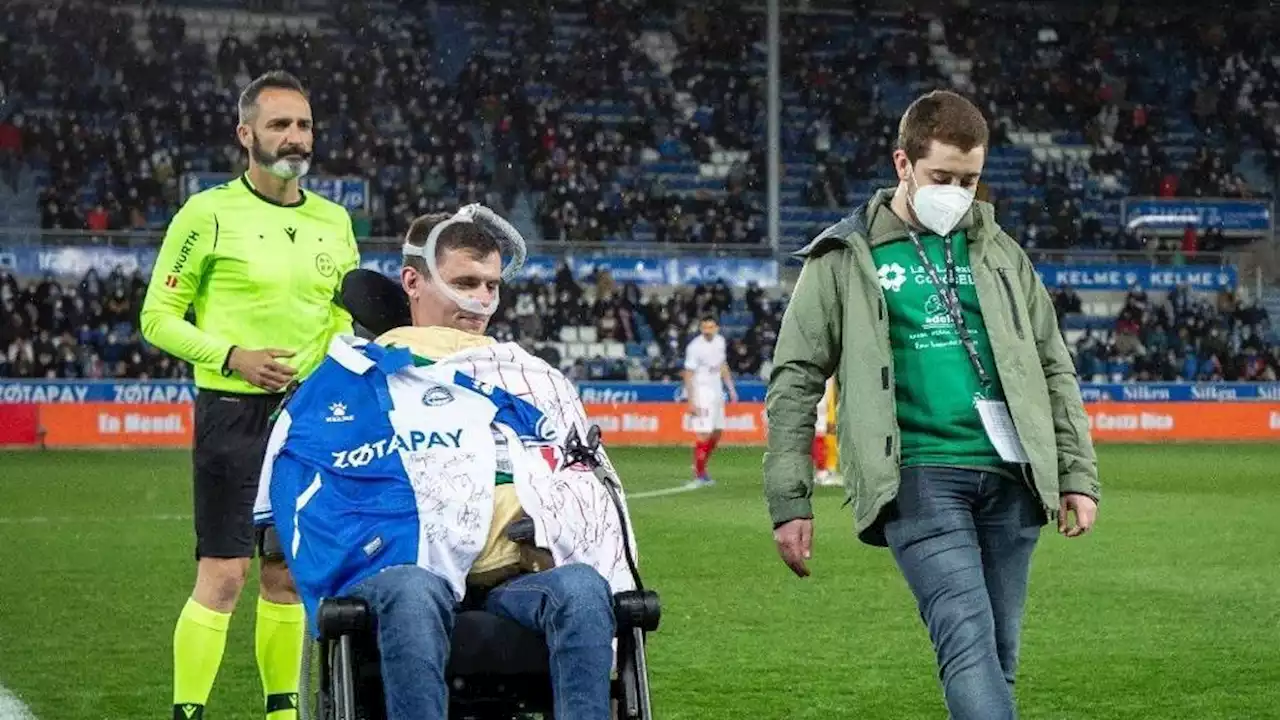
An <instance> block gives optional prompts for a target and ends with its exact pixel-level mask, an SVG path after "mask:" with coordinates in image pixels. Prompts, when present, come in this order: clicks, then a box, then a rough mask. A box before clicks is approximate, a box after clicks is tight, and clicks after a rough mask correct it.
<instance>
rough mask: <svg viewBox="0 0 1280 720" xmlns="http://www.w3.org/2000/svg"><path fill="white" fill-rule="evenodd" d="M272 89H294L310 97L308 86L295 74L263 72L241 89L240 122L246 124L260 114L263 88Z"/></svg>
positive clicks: (278, 71)
mask: <svg viewBox="0 0 1280 720" xmlns="http://www.w3.org/2000/svg"><path fill="white" fill-rule="evenodd" d="M271 89H275V90H292V91H294V92H296V93H299V94H300V95H302V97H308V96H307V90H306V88H304V87H302V81H301V80H299V79H298V78H297V77H295V76H294V75H293V74H291V73H288V72H285V71H284V70H272V71H271V72H267V73H263V74H262V75H259V76H258V77H257V78H256V79H255V80H254V81H253V82H251V83H249V84H248V85H246V86H245V88H244V90H241V91H240V100H239V102H238V103H237V104H236V105H237V108H238V109H239V111H240V122H242V123H245V124H249V123H252V122H253V119H254V118H255V117H256V116H257V114H258V96H260V95H262V91H263V90H271Z"/></svg>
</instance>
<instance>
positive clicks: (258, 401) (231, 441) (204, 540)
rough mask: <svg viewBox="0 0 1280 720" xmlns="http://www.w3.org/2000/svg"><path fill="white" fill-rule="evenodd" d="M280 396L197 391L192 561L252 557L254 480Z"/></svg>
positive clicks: (255, 479)
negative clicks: (272, 415) (194, 533)
mask: <svg viewBox="0 0 1280 720" xmlns="http://www.w3.org/2000/svg"><path fill="white" fill-rule="evenodd" d="M283 397H284V396H283V395H242V394H239V393H225V392H216V391H212V390H201V391H200V392H199V393H198V394H197V395H196V413H195V414H196V427H195V443H194V447H193V449H192V464H193V465H194V469H195V492H194V501H195V527H196V559H197V560H198V559H200V558H202V557H209V558H251V557H253V556H254V550H255V547H256V546H257V544H258V542H259V538H258V534H257V533H256V532H255V531H254V527H253V504H254V502H255V501H256V500H257V497H258V476H259V474H260V473H261V472H262V458H263V455H265V454H266V451H267V439H268V437H269V436H270V434H271V414H272V413H274V412H275V410H276V408H277V407H278V406H279V405H280V401H281V399H283Z"/></svg>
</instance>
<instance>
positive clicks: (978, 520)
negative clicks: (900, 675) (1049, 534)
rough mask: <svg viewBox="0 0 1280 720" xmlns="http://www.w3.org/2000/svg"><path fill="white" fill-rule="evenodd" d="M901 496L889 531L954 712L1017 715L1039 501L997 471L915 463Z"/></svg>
mask: <svg viewBox="0 0 1280 720" xmlns="http://www.w3.org/2000/svg"><path fill="white" fill-rule="evenodd" d="M895 504H896V512H895V513H894V514H892V515H890V516H889V519H888V520H887V522H886V523H885V528H884V529H885V537H886V539H887V540H888V543H889V548H890V550H891V551H892V552H893V557H894V560H896V561H897V563H898V567H899V568H900V569H901V570H902V574H903V576H904V577H905V578H906V580H907V585H909V586H910V588H911V592H912V593H913V594H914V595H915V598H916V604H917V607H918V608H919V611H920V617H921V619H922V620H923V621H924V624H925V626H926V627H927V628H928V629H929V637H930V639H931V640H932V641H933V648H934V651H935V653H936V654H937V659H938V674H939V678H940V679H941V681H942V689H943V695H944V696H945V698H946V703H947V709H948V710H949V711H950V713H951V718H952V719H953V720H1006V719H1011V718H1015V717H1016V716H1017V712H1016V710H1015V708H1014V699H1013V684H1014V675H1015V673H1016V671H1017V666H1018V640H1019V635H1020V633H1021V626H1022V610H1023V606H1024V605H1025V603H1026V598H1027V577H1028V575H1029V572H1030V568H1031V553H1032V551H1033V550H1034V549H1035V546H1036V541H1037V539H1039V537H1040V528H1041V526H1042V525H1043V524H1044V522H1045V515H1044V512H1043V510H1042V508H1041V506H1040V502H1039V500H1038V499H1037V497H1036V495H1035V494H1034V493H1032V491H1031V489H1030V488H1029V487H1028V486H1027V485H1026V484H1025V483H1023V482H1020V481H1018V480H1011V479H1009V478H1007V477H1004V476H1002V475H999V474H996V473H990V472H978V471H971V470H960V469H956V468H944V467H915V468H903V470H902V483H901V485H900V487H899V490H898V499H897V502H896V503H895Z"/></svg>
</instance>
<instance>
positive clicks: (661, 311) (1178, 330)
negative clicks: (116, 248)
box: [0, 267, 1280, 382]
mask: <svg viewBox="0 0 1280 720" xmlns="http://www.w3.org/2000/svg"><path fill="white" fill-rule="evenodd" d="M146 282H147V281H146V277H145V276H144V275H142V274H141V273H133V274H125V273H124V272H122V271H120V270H119V269H117V270H115V271H113V272H111V273H109V274H107V276H106V277H101V276H100V275H99V274H98V272H97V271H96V270H90V271H89V272H87V273H86V274H85V275H84V277H83V278H82V279H81V280H80V282H79V283H75V284H72V283H65V284H64V283H62V282H59V281H58V279H56V278H54V277H53V276H50V275H46V276H45V277H42V278H34V279H30V280H25V281H24V280H21V279H19V278H17V277H15V276H14V275H13V274H12V273H9V272H8V271H2V270H0V377H18V378H129V379H141V378H151V379H182V378H188V377H190V367H189V366H187V365H186V364H185V363H182V362H177V361H174V360H173V359H172V358H170V357H169V356H167V355H165V354H164V353H161V352H159V351H158V350H156V349H155V348H153V347H151V346H150V345H148V344H147V343H146V342H145V341H143V340H142V338H141V337H140V336H139V334H138V328H137V317H138V311H139V309H140V307H141V303H142V298H143V296H144V294H145V292H146ZM1054 300H1055V304H1056V305H1057V308H1058V311H1059V315H1060V316H1061V317H1062V318H1064V319H1065V318H1067V317H1068V316H1070V315H1073V314H1079V313H1080V312H1081V300H1080V296H1079V293H1077V292H1075V291H1074V290H1070V289H1068V290H1062V291H1057V292H1055V297H1054ZM738 307H741V308H742V309H744V310H745V312H746V313H747V315H749V317H750V322H749V323H747V324H745V326H744V327H740V328H733V329H728V328H727V329H726V335H727V336H729V337H728V339H729V365H730V369H731V370H732V371H733V373H734V375H735V376H736V377H738V378H740V379H745V380H759V379H763V378H765V377H767V375H768V370H769V367H770V363H769V359H770V357H771V355H772V350H773V346H774V343H775V342H776V340H777V331H778V325H779V323H780V322H781V316H782V310H783V308H784V305H783V301H780V300H778V299H774V298H771V297H769V296H768V294H767V293H766V292H765V291H764V290H762V289H760V288H757V287H751V288H747V289H746V290H745V291H743V292H741V293H737V294H735V293H734V291H733V290H732V289H731V288H729V287H728V286H726V285H723V284H714V285H699V286H695V287H689V288H680V289H678V290H675V291H673V292H667V293H657V292H642V290H641V289H640V288H639V287H638V286H636V285H635V284H631V283H627V284H622V285H619V284H617V283H616V282H614V281H613V279H612V278H611V277H610V276H609V275H608V273H607V272H606V273H600V274H597V275H596V276H595V277H593V278H592V279H591V280H590V281H588V282H579V281H578V280H576V279H575V278H574V277H573V275H572V273H571V272H570V271H569V269H568V268H567V267H563V268H561V270H560V272H559V273H558V274H557V275H556V277H555V279H554V281H553V282H549V283H534V282H529V281H522V282H517V283H515V284H514V285H513V286H512V287H511V288H510V289H509V290H508V291H506V292H504V293H503V295H502V304H501V306H500V308H499V310H498V314H497V316H496V317H495V319H494V322H493V323H492V325H491V327H490V334H492V335H493V336H494V337H496V338H498V339H500V340H515V341H518V342H521V343H523V344H525V345H526V346H528V347H529V348H530V349H531V350H533V351H535V352H537V353H538V354H539V355H540V356H542V357H543V358H544V359H545V360H547V361H548V362H550V363H552V364H554V365H556V366H558V367H562V368H564V369H565V370H566V372H567V373H568V374H569V376H570V377H571V378H573V379H577V380H619V381H633V382H635V381H664V382H674V381H678V380H679V379H680V372H681V369H682V367H683V360H684V348H685V345H686V344H687V343H688V341H689V340H690V339H691V338H692V337H693V336H694V334H696V333H697V332H698V330H697V325H698V320H699V319H700V318H701V317H702V316H704V315H706V314H712V315H715V316H722V315H725V314H727V313H729V312H730V311H732V310H734V309H736V308H738ZM1270 323H1271V321H1270V318H1269V317H1268V316H1267V311H1266V310H1265V309H1264V308H1262V307H1260V306H1258V305H1257V304H1256V303H1250V304H1248V305H1244V304H1240V303H1238V302H1237V301H1236V299H1235V296H1234V294H1233V293H1229V292H1224V293H1221V294H1220V295H1218V296H1217V297H1216V298H1214V297H1212V296H1204V295H1197V294H1194V293H1191V292H1190V291H1188V290H1187V289H1185V288H1180V289H1178V290H1175V291H1173V292H1172V293H1169V294H1168V297H1167V298H1165V299H1163V300H1161V301H1159V302H1157V301H1153V300H1152V299H1151V298H1149V297H1148V295H1147V294H1146V293H1145V292H1143V291H1139V290H1134V291H1132V292H1130V293H1129V296H1128V297H1127V298H1126V301H1125V305H1124V308H1123V310H1122V311H1121V312H1120V314H1119V317H1117V318H1116V320H1115V322H1114V325H1113V327H1111V328H1109V329H1106V330H1102V331H1095V330H1088V331H1085V333H1084V334H1083V335H1082V336H1081V337H1080V339H1079V340H1078V341H1077V342H1075V343H1074V353H1075V356H1076V365H1077V368H1078V370H1079V372H1080V376H1081V379H1082V380H1084V381H1094V382H1121V381H1127V380H1138V381H1160V380H1164V381H1175V380H1176V381H1182V380H1208V381H1212V380H1227V381H1233V380H1242V381H1274V380H1276V379H1277V375H1278V374H1280V346H1276V345H1274V344H1271V343H1268V342H1267V340H1266V338H1267V337H1268V336H1269V333H1270V330H1271V324H1270ZM565 328H573V329H575V331H577V330H578V329H579V328H589V330H590V333H591V335H592V336H593V337H594V342H600V343H603V342H606V341H608V342H616V343H621V344H623V345H632V346H634V345H640V346H642V350H643V352H642V353H640V354H638V355H639V356H629V357H626V358H608V357H576V358H570V357H566V356H564V355H562V354H561V351H560V349H559V347H560V346H559V345H558V344H556V342H555V341H557V340H558V339H559V338H561V336H562V332H563V330H564V329H565Z"/></svg>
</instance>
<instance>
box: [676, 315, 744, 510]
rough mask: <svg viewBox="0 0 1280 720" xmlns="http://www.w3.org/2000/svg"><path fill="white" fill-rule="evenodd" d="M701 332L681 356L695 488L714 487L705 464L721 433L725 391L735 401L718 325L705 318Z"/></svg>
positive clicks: (730, 374)
mask: <svg viewBox="0 0 1280 720" xmlns="http://www.w3.org/2000/svg"><path fill="white" fill-rule="evenodd" d="M700 329H701V331H702V332H701V333H700V334H699V335H698V336H697V337H695V338H694V339H693V340H691V341H690V342H689V346H688V347H687V348H685V353H684V390H685V393H686V394H687V395H688V396H689V412H690V414H691V417H692V421H691V422H690V429H692V430H693V432H694V435H695V436H696V438H697V440H696V442H695V443H694V446H693V482H692V485H694V486H697V487H703V486H707V485H712V484H714V482H713V481H712V480H711V477H710V476H709V475H707V462H708V461H709V460H710V459H711V453H713V452H715V449H716V445H718V444H719V443H720V434H721V432H723V431H724V391H725V389H726V388H727V389H728V390H729V402H737V401H738V391H737V389H736V388H734V385H733V374H732V373H731V372H729V363H728V354H727V352H726V350H725V342H724V336H723V335H721V334H720V323H719V322H717V321H716V319H715V318H714V317H711V316H709V315H708V316H706V317H704V318H702V322H701V328H700Z"/></svg>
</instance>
